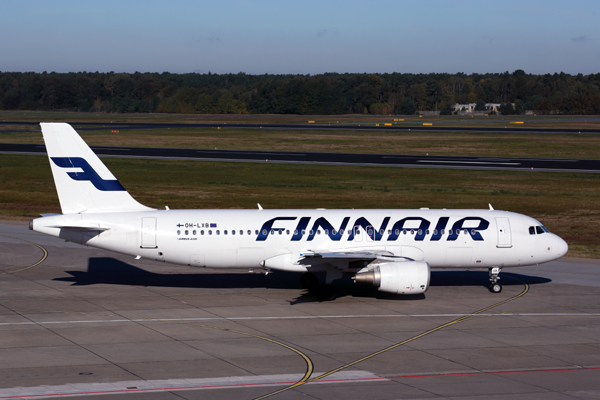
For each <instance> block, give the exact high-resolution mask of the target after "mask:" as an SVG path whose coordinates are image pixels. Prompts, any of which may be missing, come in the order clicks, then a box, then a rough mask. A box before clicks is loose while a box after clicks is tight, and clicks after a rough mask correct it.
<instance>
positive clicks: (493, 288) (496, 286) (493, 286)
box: [490, 283, 502, 293]
mask: <svg viewBox="0 0 600 400" xmlns="http://www.w3.org/2000/svg"><path fill="white" fill-rule="evenodd" d="M501 291H502V285H501V284H499V283H492V284H491V285H490V292H492V293H500V292H501Z"/></svg>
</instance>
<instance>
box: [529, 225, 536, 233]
mask: <svg viewBox="0 0 600 400" xmlns="http://www.w3.org/2000/svg"><path fill="white" fill-rule="evenodd" d="M529 234H530V235H535V226H530V227H529Z"/></svg>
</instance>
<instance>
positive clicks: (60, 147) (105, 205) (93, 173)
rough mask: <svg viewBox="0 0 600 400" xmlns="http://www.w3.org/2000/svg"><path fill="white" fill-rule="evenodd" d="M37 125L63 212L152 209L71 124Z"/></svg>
mask: <svg viewBox="0 0 600 400" xmlns="http://www.w3.org/2000/svg"><path fill="white" fill-rule="evenodd" d="M40 126H41V127H42V134H43V136H44V142H45V143H46V151H47V152H48V159H49V160H50V167H51V168H52V175H53V177H54V183H55V184H56V191H57V192H58V198H59V200H60V207H61V209H62V212H63V214H74V213H81V212H119V211H147V210H151V208H148V207H146V206H144V205H142V204H140V203H138V202H137V201H136V200H135V199H134V198H133V197H131V195H130V194H129V193H128V192H127V191H126V190H125V188H124V187H123V186H122V185H121V184H120V183H119V181H117V180H116V178H115V177H114V175H113V174H112V173H111V172H110V171H109V170H108V168H106V166H105V165H104V163H103V162H102V161H100V159H99V158H98V156H97V155H96V154H95V153H94V152H93V151H92V149H90V147H89V146H88V145H87V144H86V143H85V142H84V141H83V139H82V138H81V137H80V136H79V134H78V133H77V132H76V131H75V129H73V127H72V126H71V125H69V124H67V123H63V122H43V123H40Z"/></svg>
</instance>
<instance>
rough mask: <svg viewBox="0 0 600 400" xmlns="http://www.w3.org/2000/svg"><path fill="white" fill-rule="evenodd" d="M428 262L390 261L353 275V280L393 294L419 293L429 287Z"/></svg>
mask: <svg viewBox="0 0 600 400" xmlns="http://www.w3.org/2000/svg"><path fill="white" fill-rule="evenodd" d="M429 276H430V273H429V264H427V263H426V262H423V261H405V262H392V263H385V264H380V265H377V266H375V268H373V269H371V270H369V271H366V272H360V273H358V274H356V275H355V276H354V281H355V282H358V283H366V284H370V285H373V286H376V287H377V288H378V290H379V291H381V292H387V293H395V294H421V293H425V291H427V288H428V287H429Z"/></svg>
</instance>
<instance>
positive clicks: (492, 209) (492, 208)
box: [488, 203, 494, 211]
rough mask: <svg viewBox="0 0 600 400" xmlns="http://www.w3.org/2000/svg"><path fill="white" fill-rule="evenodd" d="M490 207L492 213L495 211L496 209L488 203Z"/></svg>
mask: <svg viewBox="0 0 600 400" xmlns="http://www.w3.org/2000/svg"><path fill="white" fill-rule="evenodd" d="M488 206H490V211H494V207H492V205H491V204H490V203H488Z"/></svg>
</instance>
